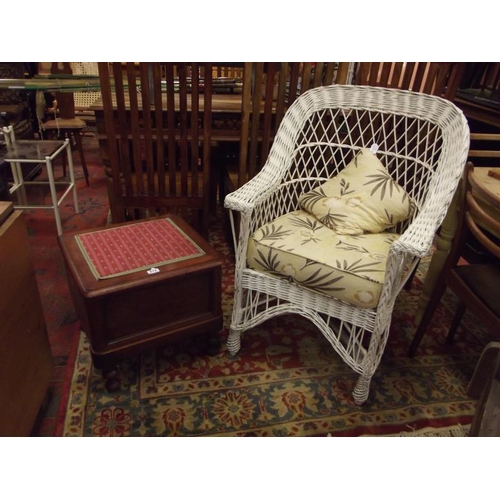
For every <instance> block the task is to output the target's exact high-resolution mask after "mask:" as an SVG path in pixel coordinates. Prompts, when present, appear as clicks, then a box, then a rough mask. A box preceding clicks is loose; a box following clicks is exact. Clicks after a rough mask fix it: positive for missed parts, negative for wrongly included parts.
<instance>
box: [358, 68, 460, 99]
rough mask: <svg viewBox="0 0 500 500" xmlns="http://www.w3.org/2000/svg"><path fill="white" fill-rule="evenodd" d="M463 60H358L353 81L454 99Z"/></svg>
mask: <svg viewBox="0 0 500 500" xmlns="http://www.w3.org/2000/svg"><path fill="white" fill-rule="evenodd" d="M463 69H464V66H463V63H451V62H361V63H358V66H357V69H356V74H355V84H356V85H371V86H374V87H388V88H398V89H403V90H413V91H415V92H422V93H424V94H430V95H437V96H441V97H445V98H446V99H449V100H450V101H452V100H453V98H454V96H455V93H456V90H457V87H458V83H459V81H460V77H461V74H462V72H463Z"/></svg>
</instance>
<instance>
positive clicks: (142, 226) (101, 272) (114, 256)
mask: <svg viewBox="0 0 500 500" xmlns="http://www.w3.org/2000/svg"><path fill="white" fill-rule="evenodd" d="M76 241H77V243H78V245H79V247H80V249H81V251H82V253H83V255H84V256H85V259H86V260H87V263H88V264H89V266H90V268H91V269H92V272H93V273H94V276H95V277H96V279H103V278H112V277H115V276H121V275H123V274H128V273H133V272H135V271H139V270H141V269H149V268H151V267H158V266H163V265H165V264H169V263H172V262H177V261H180V260H186V259H192V258H194V257H199V256H200V255H204V254H205V252H204V251H203V250H202V249H201V248H200V247H199V246H198V245H196V243H195V242H194V241H193V240H191V238H189V236H187V235H186V234H185V233H184V232H183V231H182V230H181V229H180V228H179V227H178V226H177V225H176V224H175V223H174V222H173V221H172V220H171V219H168V218H165V219H155V220H152V221H141V222H138V223H137V224H129V225H125V226H118V227H112V228H109V229H100V230H98V231H94V232H91V233H84V234H79V235H77V236H76Z"/></svg>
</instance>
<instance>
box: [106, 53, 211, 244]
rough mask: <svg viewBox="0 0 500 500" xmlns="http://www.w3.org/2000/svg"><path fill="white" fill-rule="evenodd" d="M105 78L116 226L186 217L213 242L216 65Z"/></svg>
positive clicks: (117, 67) (139, 68) (120, 68)
mask: <svg viewBox="0 0 500 500" xmlns="http://www.w3.org/2000/svg"><path fill="white" fill-rule="evenodd" d="M110 69H111V71H110ZM99 78H100V82H101V92H102V99H103V108H104V121H105V127H106V136H107V142H108V148H109V163H110V169H109V170H110V172H111V175H110V178H111V182H112V190H111V193H110V208H111V215H112V219H113V222H122V221H124V220H134V219H142V218H147V217H152V216H154V215H159V214H162V213H166V212H171V213H178V214H179V215H181V216H182V217H183V218H185V219H186V220H187V221H188V222H190V223H191V224H192V225H193V226H194V227H195V229H197V230H199V231H200V233H201V234H202V235H203V236H208V230H209V185H210V150H211V113H212V65H211V63H199V64H198V63H175V64H174V63H158V62H154V63H126V64H125V65H122V63H101V62H100V63H99Z"/></svg>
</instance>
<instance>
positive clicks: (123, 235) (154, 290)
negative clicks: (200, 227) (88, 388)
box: [59, 215, 222, 391]
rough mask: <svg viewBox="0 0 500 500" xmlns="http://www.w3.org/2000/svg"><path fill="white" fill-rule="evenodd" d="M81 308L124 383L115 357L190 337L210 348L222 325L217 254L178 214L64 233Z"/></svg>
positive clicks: (111, 374)
mask: <svg viewBox="0 0 500 500" xmlns="http://www.w3.org/2000/svg"><path fill="white" fill-rule="evenodd" d="M59 245H60V248H61V251H62V254H63V257H64V261H65V265H66V270H67V277H68V283H69V287H70V291H71V296H72V299H73V303H74V306H75V309H76V313H77V315H78V318H79V320H80V322H81V327H82V330H83V331H84V332H85V334H86V336H87V338H88V340H89V343H90V348H91V353H92V359H93V361H94V365H95V366H96V367H97V368H100V369H102V370H103V376H104V377H105V378H106V388H107V389H108V390H110V391H112V390H116V389H117V388H118V387H119V380H118V378H117V370H116V369H115V366H116V363H117V361H119V360H120V359H122V358H124V357H127V356H133V355H136V354H138V353H140V352H141V351H143V350H145V349H151V348H154V347H157V346H161V345H164V344H166V343H168V342H171V341H176V340H180V339H183V338H186V337H187V336H191V335H206V339H207V346H208V348H209V352H210V353H213V352H214V347H215V348H216V347H217V346H218V343H217V337H216V334H217V333H218V332H219V331H220V330H221V328H222V309H221V266H222V260H221V258H220V256H219V254H218V253H217V252H216V251H215V250H214V249H213V248H212V247H211V246H210V245H209V244H208V243H207V242H206V241H205V240H204V239H203V238H202V237H201V236H200V235H198V234H197V233H196V232H195V231H194V230H193V229H192V228H191V227H190V226H189V225H188V224H187V223H186V222H184V221H183V220H182V219H181V218H180V217H177V216H174V215H171V216H161V217H155V218H152V219H146V220H142V221H135V222H126V223H123V224H113V225H110V226H107V227H105V228H99V229H93V230H92V229H91V230H86V231H80V232H74V233H67V234H64V235H62V236H61V237H60V238H59Z"/></svg>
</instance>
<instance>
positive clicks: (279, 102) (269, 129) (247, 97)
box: [231, 62, 349, 190]
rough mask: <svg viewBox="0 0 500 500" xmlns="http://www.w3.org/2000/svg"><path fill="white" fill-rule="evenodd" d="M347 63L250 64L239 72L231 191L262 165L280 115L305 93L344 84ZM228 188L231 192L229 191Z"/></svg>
mask: <svg viewBox="0 0 500 500" xmlns="http://www.w3.org/2000/svg"><path fill="white" fill-rule="evenodd" d="M348 67H349V63H333V62H328V63H310V62H309V63H308V62H305V63H302V62H292V63H287V62H281V63H275V62H268V63H263V62H254V63H245V65H244V70H243V91H242V108H241V109H242V119H241V136H240V151H239V161H238V165H239V169H238V173H237V177H236V176H235V175H234V176H233V182H232V189H236V188H238V187H239V186H241V185H243V184H244V183H245V182H247V181H248V180H249V179H251V178H252V177H254V176H255V175H256V174H257V173H258V172H259V171H260V169H261V168H262V166H263V165H264V162H265V160H266V158H267V156H268V154H269V150H270V148H271V145H272V142H273V139H274V136H275V134H276V131H277V130H278V127H279V125H280V123H281V120H282V119H283V116H284V114H285V112H286V110H287V109H288V107H290V106H291V105H292V104H293V102H294V101H295V99H297V97H298V96H299V95H301V94H302V93H304V92H305V91H306V90H309V89H310V88H313V87H320V86H323V85H331V84H332V83H346V81H347V77H348ZM232 189H231V190H232Z"/></svg>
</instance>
